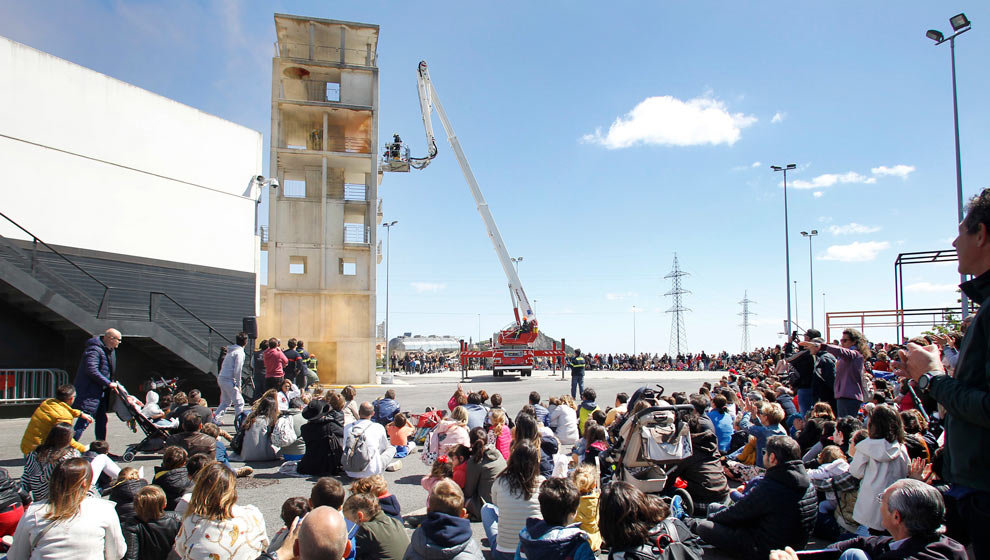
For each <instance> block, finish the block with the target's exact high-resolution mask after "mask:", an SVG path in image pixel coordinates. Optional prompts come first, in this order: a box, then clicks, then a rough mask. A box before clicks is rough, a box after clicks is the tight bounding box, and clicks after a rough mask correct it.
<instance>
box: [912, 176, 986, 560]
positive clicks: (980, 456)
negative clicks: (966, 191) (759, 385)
mask: <svg viewBox="0 0 990 560" xmlns="http://www.w3.org/2000/svg"><path fill="white" fill-rule="evenodd" d="M952 245H953V246H954V247H955V248H956V252H957V254H958V257H959V272H960V273H962V274H972V275H974V276H976V278H973V279H972V280H969V281H967V282H963V283H962V284H960V286H959V287H960V288H962V291H963V292H964V293H965V294H966V295H967V296H969V298H970V299H971V300H972V301H974V302H977V303H979V304H980V310H979V311H978V312H977V313H976V317H975V318H973V322H972V323H971V324H970V326H969V328H968V329H966V336H965V337H964V338H963V341H962V344H961V345H960V347H959V356H958V358H957V360H956V367H955V371H954V372H953V374H952V375H951V376H950V375H942V374H943V373H944V372H943V368H942V362H941V360H940V358H939V349H938V347H937V346H927V347H921V346H918V345H917V344H908V345H907V351H906V352H905V351H904V350H901V351H900V361H899V362H894V368H895V370H896V371H897V373H898V375H901V376H903V377H907V378H909V379H910V380H912V381H914V382H915V383H916V384H917V386H918V389H919V390H920V391H919V392H920V393H922V396H924V395H927V396H928V397H930V398H933V399H935V400H936V401H938V404H940V405H941V406H942V407H944V408H945V410H946V413H947V414H946V417H945V447H943V450H944V451H943V453H942V458H943V465H942V471H941V473H939V474H940V475H941V477H942V478H943V479H945V480H946V481H948V482H950V483H951V485H952V486H951V488H950V490H949V491H948V492H947V496H948V497H949V498H950V499H949V500H948V502H949V504H950V515H949V522H948V524H947V525H948V528H949V534H950V535H952V536H953V538H956V539H958V540H959V541H961V542H967V541H968V540H972V544H973V552H974V554H975V556H976V557H977V558H987V557H990V531H987V530H986V528H987V526H988V524H990V476H987V473H988V472H990V375H987V364H988V363H990V189H983V192H981V193H980V194H979V195H977V196H975V197H973V198H972V199H971V200H970V201H969V205H968V206H967V211H966V217H965V218H964V219H963V221H962V223H960V224H959V235H958V237H956V240H955V241H953V242H952ZM952 504H954V506H953V505H952ZM953 510H954V511H953ZM967 533H968V535H967Z"/></svg>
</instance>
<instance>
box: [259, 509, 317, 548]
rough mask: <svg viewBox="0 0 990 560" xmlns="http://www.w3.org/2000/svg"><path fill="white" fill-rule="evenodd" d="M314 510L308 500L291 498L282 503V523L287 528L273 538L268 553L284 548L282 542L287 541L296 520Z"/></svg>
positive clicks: (279, 531)
mask: <svg viewBox="0 0 990 560" xmlns="http://www.w3.org/2000/svg"><path fill="white" fill-rule="evenodd" d="M312 509H313V506H311V505H310V504H309V500H308V499H306V498H300V497H295V498H289V499H287V500H285V501H284V502H282V515H281V517H282V523H285V526H284V527H282V528H281V529H279V530H278V531H277V532H276V533H275V536H274V537H272V542H271V544H269V545H268V552H274V551H276V550H278V549H279V548H280V547H281V546H282V542H283V541H285V537H286V535H288V534H289V527H292V522H293V521H295V520H296V518H297V517H302V516H303V515H306V514H307V513H309V512H310V511H311V510H312Z"/></svg>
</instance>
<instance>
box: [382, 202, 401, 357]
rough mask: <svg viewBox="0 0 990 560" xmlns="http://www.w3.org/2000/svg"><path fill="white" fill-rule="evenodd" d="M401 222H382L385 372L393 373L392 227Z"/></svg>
mask: <svg viewBox="0 0 990 560" xmlns="http://www.w3.org/2000/svg"><path fill="white" fill-rule="evenodd" d="M397 223H399V220H392V221H391V222H386V223H384V224H382V227H383V228H385V231H386V232H387V233H386V234H385V372H386V373H391V371H392V370H391V368H392V347H391V346H390V345H389V343H388V280H389V278H388V272H389V265H390V264H391V263H392V260H391V259H390V258H389V255H390V251H391V246H392V228H393V227H395V224H397Z"/></svg>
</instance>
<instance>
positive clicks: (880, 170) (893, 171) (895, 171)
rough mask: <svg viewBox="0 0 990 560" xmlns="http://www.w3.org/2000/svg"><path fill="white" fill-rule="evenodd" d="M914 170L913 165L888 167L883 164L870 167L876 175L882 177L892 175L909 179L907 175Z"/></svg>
mask: <svg viewBox="0 0 990 560" xmlns="http://www.w3.org/2000/svg"><path fill="white" fill-rule="evenodd" d="M913 171H914V166H913V165H903V164H902V165H895V166H893V167H887V166H886V165H881V166H880V167H874V168H873V169H870V172H871V173H873V174H874V175H879V176H881V177H884V176H888V175H892V176H894V177H900V178H901V179H907V176H908V175H910V174H911V172H913Z"/></svg>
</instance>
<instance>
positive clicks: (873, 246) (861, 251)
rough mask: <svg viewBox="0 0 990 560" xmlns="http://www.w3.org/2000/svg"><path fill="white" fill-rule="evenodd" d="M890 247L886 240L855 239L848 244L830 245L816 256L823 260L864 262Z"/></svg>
mask: <svg viewBox="0 0 990 560" xmlns="http://www.w3.org/2000/svg"><path fill="white" fill-rule="evenodd" d="M888 248H890V243H888V242H886V241H864V242H860V241H856V242H855V243H850V244H849V245H832V246H831V247H829V248H828V249H826V250H825V254H824V255H822V256H820V257H818V258H819V260H823V261H840V262H866V261H872V260H873V259H875V258H877V253H879V252H880V251H883V250H884V249H888Z"/></svg>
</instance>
